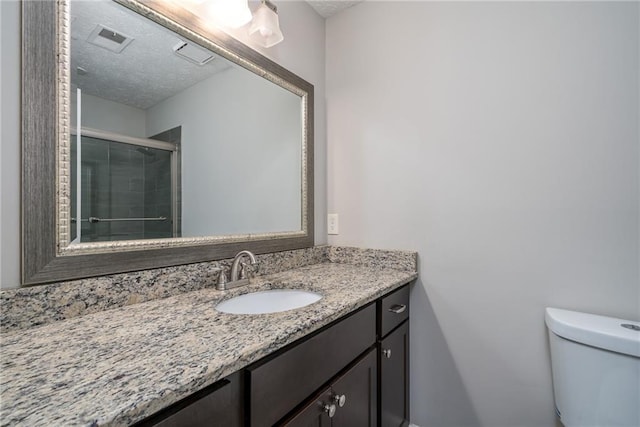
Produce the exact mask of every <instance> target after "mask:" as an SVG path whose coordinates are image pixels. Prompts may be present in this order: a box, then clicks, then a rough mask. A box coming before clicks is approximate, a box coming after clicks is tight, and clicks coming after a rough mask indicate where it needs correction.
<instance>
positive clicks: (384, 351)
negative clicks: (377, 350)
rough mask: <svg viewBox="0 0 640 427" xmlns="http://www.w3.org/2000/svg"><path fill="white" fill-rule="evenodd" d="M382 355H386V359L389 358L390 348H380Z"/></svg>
mask: <svg viewBox="0 0 640 427" xmlns="http://www.w3.org/2000/svg"><path fill="white" fill-rule="evenodd" d="M382 355H383V356H384V357H386V358H387V359H391V349H390V348H387V349H384V350H382Z"/></svg>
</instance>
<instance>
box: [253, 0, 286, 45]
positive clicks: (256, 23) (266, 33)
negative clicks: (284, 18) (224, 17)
mask: <svg viewBox="0 0 640 427" xmlns="http://www.w3.org/2000/svg"><path fill="white" fill-rule="evenodd" d="M249 36H250V37H251V39H252V40H254V41H255V42H256V43H258V44H259V45H261V46H264V47H271V46H273V45H276V44H278V43H280V42H281V41H282V40H284V36H283V35H282V31H280V22H279V20H278V14H277V13H275V12H274V11H273V10H271V9H270V8H269V6H267V5H266V4H264V3H261V4H260V6H259V7H258V8H257V9H256V11H255V12H254V13H253V21H252V22H251V26H250V27H249Z"/></svg>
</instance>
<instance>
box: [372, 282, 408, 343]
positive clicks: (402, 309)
mask: <svg viewBox="0 0 640 427" xmlns="http://www.w3.org/2000/svg"><path fill="white" fill-rule="evenodd" d="M378 305H379V309H380V314H379V316H378V319H379V321H380V326H379V330H378V332H379V333H380V337H384V336H385V335H387V334H388V333H389V332H391V331H392V330H393V329H394V328H395V327H396V326H398V325H399V324H400V323H402V322H404V321H405V320H406V319H408V318H409V285H405V286H403V287H402V288H400V289H398V290H397V291H395V292H393V293H391V294H389V295H387V296H386V297H384V298H382V299H381V300H380V301H379V302H378Z"/></svg>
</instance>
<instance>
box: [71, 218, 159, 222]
mask: <svg viewBox="0 0 640 427" xmlns="http://www.w3.org/2000/svg"><path fill="white" fill-rule="evenodd" d="M166 220H167V217H164V216H159V217H155V218H98V217H95V216H90V217H89V218H87V219H81V220H80V221H81V222H91V223H95V222H120V221H166ZM71 222H76V219H75V218H71Z"/></svg>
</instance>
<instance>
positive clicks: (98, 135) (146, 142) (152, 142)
mask: <svg viewBox="0 0 640 427" xmlns="http://www.w3.org/2000/svg"><path fill="white" fill-rule="evenodd" d="M77 134H78V132H77V129H76V128H73V129H71V135H75V136H76V137H77ZM85 136H86V137H88V138H94V139H100V140H103V141H107V142H119V143H122V144H128V145H136V146H139V147H145V148H153V149H156V150H162V151H169V152H170V153H171V216H172V218H171V234H172V237H180V236H178V230H179V228H181V227H179V225H180V224H179V221H178V218H179V206H178V191H180V188H179V181H180V145H179V144H175V143H172V142H165V141H159V140H157V139H151V138H137V137H134V136H128V135H122V134H119V133H115V132H108V131H104V130H100V129H93V128H87V127H84V126H83V127H81V128H80V138H79V140H78V138H76V141H78V142H77V143H78V144H81V143H82V138H83V137H85ZM77 173H78V177H77V178H76V179H78V180H80V176H79V174H80V171H77ZM78 182H79V181H78ZM180 198H181V197H180ZM79 237H81V236H79Z"/></svg>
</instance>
